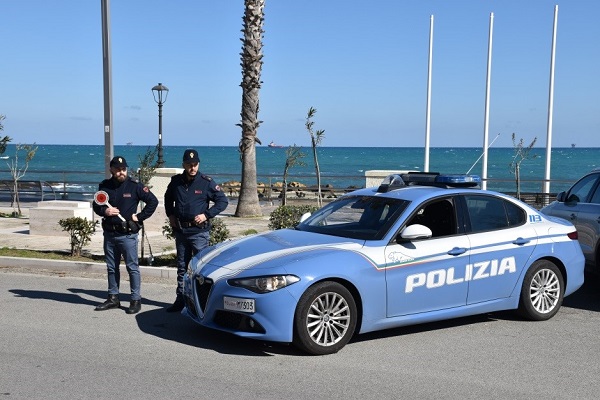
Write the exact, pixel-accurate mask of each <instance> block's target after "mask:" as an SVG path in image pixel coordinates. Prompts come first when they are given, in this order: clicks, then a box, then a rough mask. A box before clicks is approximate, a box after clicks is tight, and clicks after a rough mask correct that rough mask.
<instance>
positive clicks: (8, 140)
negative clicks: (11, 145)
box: [0, 114, 12, 154]
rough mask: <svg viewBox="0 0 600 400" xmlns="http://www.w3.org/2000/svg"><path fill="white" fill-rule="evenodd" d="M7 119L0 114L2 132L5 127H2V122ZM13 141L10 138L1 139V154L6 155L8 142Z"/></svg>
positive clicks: (0, 130)
mask: <svg viewBox="0 0 600 400" xmlns="http://www.w3.org/2000/svg"><path fill="white" fill-rule="evenodd" d="M5 118H6V117H5V116H4V115H2V114H0V132H2V131H3V130H4V125H2V121H4V119H5ZM11 140H12V139H11V138H10V137H8V136H4V137H0V154H4V152H5V151H6V146H7V145H8V142H10V141H11Z"/></svg>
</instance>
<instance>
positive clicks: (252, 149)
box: [235, 0, 265, 217]
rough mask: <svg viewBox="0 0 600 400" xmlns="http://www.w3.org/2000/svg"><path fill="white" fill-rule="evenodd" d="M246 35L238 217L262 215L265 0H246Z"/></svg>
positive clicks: (243, 67)
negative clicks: (259, 170)
mask: <svg viewBox="0 0 600 400" xmlns="http://www.w3.org/2000/svg"><path fill="white" fill-rule="evenodd" d="M244 5H245V11H244V18H243V20H244V23H243V26H244V29H243V32H244V37H243V38H242V43H243V46H242V53H241V54H240V55H241V57H242V63H241V65H242V83H241V84H240V86H241V87H242V112H241V117H242V120H241V123H239V124H237V125H238V126H239V127H241V128H242V138H241V139H240V143H239V151H240V159H241V162H242V184H241V188H240V197H239V198H238V204H237V207H236V210H235V216H236V217H251V216H259V215H261V211H260V203H259V201H258V184H257V176H256V143H259V144H261V142H260V140H259V139H258V137H257V131H258V127H259V125H260V123H261V121H259V120H258V111H259V107H258V97H259V96H258V94H259V90H260V85H261V83H262V82H261V80H260V74H261V71H262V64H263V61H262V58H263V54H262V38H263V33H264V31H263V23H264V7H265V0H245V1H244Z"/></svg>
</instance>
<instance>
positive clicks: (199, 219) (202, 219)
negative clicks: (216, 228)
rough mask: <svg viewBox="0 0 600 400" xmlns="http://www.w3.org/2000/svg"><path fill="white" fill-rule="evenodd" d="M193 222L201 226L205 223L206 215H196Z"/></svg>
mask: <svg viewBox="0 0 600 400" xmlns="http://www.w3.org/2000/svg"><path fill="white" fill-rule="evenodd" d="M194 221H195V222H196V223H197V224H201V223H203V222H205V221H206V215H204V214H200V215H196V217H195V218H194Z"/></svg>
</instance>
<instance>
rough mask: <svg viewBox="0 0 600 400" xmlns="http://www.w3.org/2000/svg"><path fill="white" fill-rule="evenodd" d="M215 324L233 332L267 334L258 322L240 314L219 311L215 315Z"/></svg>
mask: <svg viewBox="0 0 600 400" xmlns="http://www.w3.org/2000/svg"><path fill="white" fill-rule="evenodd" d="M214 321H215V324H217V325H221V326H222V327H223V328H225V329H230V330H233V331H244V332H255V333H265V332H266V330H265V328H263V327H262V325H260V324H259V323H258V322H256V321H255V320H254V319H252V317H250V316H249V315H245V314H239V313H235V312H231V311H225V310H218V311H217V312H216V313H215V320H214Z"/></svg>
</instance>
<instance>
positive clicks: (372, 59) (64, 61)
mask: <svg viewBox="0 0 600 400" xmlns="http://www.w3.org/2000/svg"><path fill="white" fill-rule="evenodd" d="M109 5H110V10H109V12H110V39H111V60H112V63H111V66H112V105H113V141H114V144H115V145H123V144H126V143H128V142H132V143H133V144H136V145H155V144H156V143H158V106H157V104H156V103H155V101H154V98H153V96H152V91H151V88H152V87H153V86H155V85H156V84H158V83H159V82H160V83H162V84H164V85H165V86H167V87H168V88H169V95H168V97H167V100H166V102H165V103H164V105H163V118H162V122H163V123H162V132H163V145H164V146H171V145H173V146H175V145H176V146H212V145H215V146H217V145H218V146H235V145H237V144H238V142H239V139H240V137H241V129H240V128H239V127H238V126H237V125H236V124H238V123H239V122H240V111H241V95H242V90H241V87H240V82H241V77H242V75H241V67H240V52H241V46H242V43H241V41H240V39H241V36H242V32H241V29H242V16H243V13H244V2H243V1H242V0H221V1H214V0H213V1H207V0H172V1H165V0H162V1H159V0H112V1H110V2H109ZM555 5H558V22H557V30H556V59H555V75H554V97H553V103H554V108H553V118H552V120H551V126H552V130H551V131H552V141H551V144H552V146H553V147H570V146H571V144H576V145H577V147H600V134H599V131H600V109H599V108H600V101H598V98H597V96H598V93H600V74H598V71H600V24H599V23H598V22H597V19H596V18H597V16H598V15H599V14H600V1H597V0H568V1H566V0H563V1H559V0H555V1H546V0H528V1H523V0H452V1H449V0H372V1H370V2H365V1H357V0H302V1H284V0H266V6H265V21H264V31H265V32H264V40H263V54H264V59H263V61H264V64H263V70H262V75H261V79H262V82H263V83H262V87H261V89H260V111H259V115H258V117H259V119H260V120H261V121H263V122H262V124H261V125H260V127H259V129H258V138H259V139H260V140H261V142H262V144H263V145H266V144H268V143H269V142H271V141H273V142H275V143H277V144H280V145H284V146H289V145H292V144H297V145H299V146H310V136H309V134H308V132H307V131H306V128H305V125H304V124H305V121H306V116H307V112H308V110H309V108H310V107H314V108H315V109H316V110H317V112H316V114H315V116H314V117H313V122H314V129H323V130H325V136H324V139H323V141H322V144H321V145H322V146H353V147H361V146H385V147H423V146H424V145H425V136H426V104H427V101H426V100H427V82H428V80H427V76H428V62H429V61H428V60H429V58H428V56H429V42H430V21H431V18H432V16H433V52H432V54H433V57H432V75H431V76H432V79H431V82H430V83H431V114H430V115H431V128H430V146H431V147H482V146H483V143H484V141H483V140H484V139H483V137H484V130H485V110H486V108H485V98H486V79H487V70H488V64H487V61H488V43H489V31H490V15H491V14H492V13H493V36H492V38H493V41H492V57H491V75H490V82H491V85H490V91H489V98H490V102H489V109H488V111H489V120H488V121H489V142H492V140H493V139H495V138H496V137H497V141H496V142H495V143H494V144H493V145H494V146H496V147H512V145H513V144H512V139H511V135H512V133H515V135H516V138H517V139H519V138H522V139H524V142H525V143H526V144H528V143H530V142H531V141H532V140H533V139H534V138H537V140H538V141H537V145H536V147H537V146H540V147H541V146H545V145H547V142H548V141H547V134H548V130H549V129H548V127H549V118H548V115H549V112H548V110H549V107H548V105H549V100H550V96H549V92H550V65H551V63H550V61H551V49H552V33H553V24H554V9H555ZM0 37H1V38H2V41H1V42H0V43H1V45H0V77H1V79H2V88H3V93H2V96H0V114H1V115H4V116H6V119H5V120H4V121H3V124H4V132H2V133H3V134H4V135H8V136H10V137H12V138H13V143H23V144H25V143H37V144H104V99H103V63H102V61H103V59H102V19H101V1H100V0H96V1H92V0H86V1H82V0H55V1H47V0H0ZM498 134H499V136H497V135H498Z"/></svg>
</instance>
